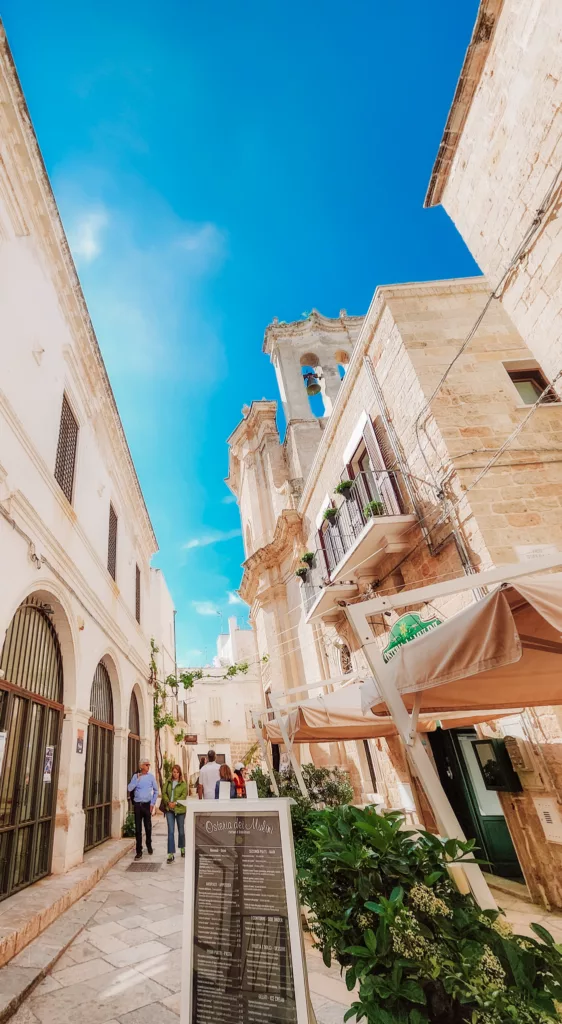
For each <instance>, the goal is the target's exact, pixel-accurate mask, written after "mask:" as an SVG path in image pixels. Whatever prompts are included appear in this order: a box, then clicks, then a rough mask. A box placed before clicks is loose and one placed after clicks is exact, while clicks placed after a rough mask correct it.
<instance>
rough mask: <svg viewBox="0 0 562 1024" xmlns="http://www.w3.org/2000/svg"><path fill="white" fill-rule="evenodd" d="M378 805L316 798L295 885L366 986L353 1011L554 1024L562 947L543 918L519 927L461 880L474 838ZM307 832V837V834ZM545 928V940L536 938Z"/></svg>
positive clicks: (561, 988) (318, 926)
mask: <svg viewBox="0 0 562 1024" xmlns="http://www.w3.org/2000/svg"><path fill="white" fill-rule="evenodd" d="M403 824H404V818H403V816H402V815H401V814H399V813H389V814H383V815H379V814H377V812H376V810H375V809H374V808H366V809H365V810H359V809H357V808H355V807H337V808H333V809H330V810H324V811H313V810H311V809H308V820H307V821H301V822H300V825H299V827H300V828H301V830H302V835H301V837H300V839H299V840H298V843H299V846H300V854H301V855H299V862H300V871H299V887H300V891H301V898H302V901H303V902H304V903H305V904H306V905H307V906H308V907H309V909H310V910H311V911H312V916H311V918H309V924H310V925H311V930H312V933H313V936H314V940H315V944H316V945H317V946H318V947H319V948H320V949H321V950H322V955H323V958H324V962H325V963H326V965H328V966H329V965H330V963H331V960H332V957H333V958H334V959H335V960H336V961H337V962H338V963H339V964H340V966H341V970H342V973H344V974H345V980H346V983H347V987H348V989H349V990H350V991H351V990H353V989H354V988H355V985H356V983H357V984H358V990H359V995H358V997H357V998H356V999H355V1000H354V1001H353V1003H352V1006H351V1007H350V1009H349V1010H348V1012H347V1014H346V1015H345V1018H344V1019H345V1020H349V1019H351V1018H353V1017H355V1018H356V1019H357V1020H358V1021H360V1020H366V1021H368V1022H369V1024H422V1022H425V1021H430V1022H433V1024H516V1022H517V1024H546V1022H548V1021H552V1020H559V1017H558V1013H557V1001H560V1000H562V956H561V953H562V947H560V946H558V945H556V944H555V943H554V940H553V939H552V937H551V936H550V934H549V933H548V931H547V930H546V929H545V928H542V927H541V926H540V925H538V924H537V925H533V926H532V927H533V929H534V932H535V934H536V936H537V938H532V939H530V938H526V937H523V936H519V935H514V934H513V932H512V930H511V928H510V926H509V925H508V923H507V922H506V921H505V919H504V918H503V917H502V915H501V914H500V913H498V912H495V911H485V912H482V911H481V910H480V908H479V907H478V906H477V904H476V903H475V901H474V900H473V898H472V897H471V896H464V895H462V894H461V893H459V891H458V890H457V889H456V887H455V886H454V884H453V882H452V880H451V878H450V876H449V874H448V871H447V866H446V865H447V861H455V862H459V861H461V862H462V861H463V860H465V861H466V860H473V855H472V849H473V846H474V841H470V842H462V843H461V842H459V841H457V840H456V839H450V840H447V841H442V840H440V839H438V838H437V837H436V836H433V835H431V833H429V832H419V833H414V832H410V831H407V830H404V828H403ZM303 844H306V845H303ZM539 940H541V941H539Z"/></svg>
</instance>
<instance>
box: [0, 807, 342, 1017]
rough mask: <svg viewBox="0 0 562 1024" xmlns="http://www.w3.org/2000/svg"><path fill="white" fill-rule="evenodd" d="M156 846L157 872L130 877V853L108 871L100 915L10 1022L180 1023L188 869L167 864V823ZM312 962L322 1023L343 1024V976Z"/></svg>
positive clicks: (311, 956)
mask: <svg viewBox="0 0 562 1024" xmlns="http://www.w3.org/2000/svg"><path fill="white" fill-rule="evenodd" d="M154 840H155V841H154V856H153V857H149V856H148V855H147V853H146V852H145V854H144V856H143V860H142V861H141V864H142V865H143V866H144V865H149V864H150V865H151V866H154V867H155V868H157V870H155V871H149V872H148V871H147V872H146V873H145V872H142V873H141V872H139V873H137V872H133V871H129V867H130V866H131V863H132V862H133V861H132V853H131V854H128V855H126V856H125V857H124V858H123V859H122V860H121V861H120V862H119V863H118V864H117V865H116V866H115V867H114V868H112V869H111V870H110V871H109V873H108V874H107V875H106V876H105V878H103V879H102V881H101V882H99V883H98V885H96V887H95V888H94V889H93V890H92V892H91V893H90V894H89V895H88V896H87V897H85V899H86V900H88V901H95V902H96V903H98V904H99V910H98V911H97V912H96V914H95V916H94V917H93V918H92V919H91V921H90V923H89V925H88V927H87V928H85V929H84V931H82V932H81V933H80V935H79V936H78V938H77V939H76V940H75V941H74V942H73V943H72V944H71V945H70V946H69V948H68V949H67V950H66V952H65V953H64V954H63V956H62V957H61V958H60V959H59V960H58V961H57V963H56V965H55V967H54V968H53V970H52V971H51V972H50V973H49V974H48V975H47V977H46V978H44V980H43V981H41V982H40V983H39V985H38V986H37V987H36V988H35V989H34V990H33V992H32V993H31V995H30V996H29V997H28V998H27V999H26V1000H25V1001H24V1002H23V1003H22V1005H21V1006H20V1008H19V1010H18V1011H17V1012H16V1014H15V1015H14V1016H13V1017H12V1018H11V1022H12V1024H38V1022H39V1024H76V1021H81V1020H84V1021H85V1022H87V1024H116V1022H117V1021H119V1024H178V1019H179V1012H180V989H181V943H182V921H183V918H182V914H183V867H184V863H183V861H182V860H181V858H180V857H179V855H177V856H176V860H175V861H174V863H173V864H171V865H168V864H166V863H165V861H166V838H165V835H164V826H163V823H162V822H158V824H157V825H156V831H155V836H154ZM23 955H25V951H24V954H23ZM308 960H309V972H310V974H309V979H310V988H311V995H312V1001H313V1004H314V1007H315V1010H316V1014H317V1020H318V1024H341V1022H342V1021H343V1015H344V1013H345V1010H346V1009H347V1007H348V1006H349V995H348V993H347V991H346V988H345V985H344V984H343V982H342V981H341V980H340V978H339V973H338V972H337V970H335V971H334V970H331V971H328V970H327V968H326V967H325V966H324V964H323V962H322V958H321V957H320V956H319V954H318V953H316V951H315V950H312V949H310V950H309V953H308ZM20 962H21V961H20Z"/></svg>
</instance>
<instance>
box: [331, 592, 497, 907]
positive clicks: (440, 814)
mask: <svg viewBox="0 0 562 1024" xmlns="http://www.w3.org/2000/svg"><path fill="white" fill-rule="evenodd" d="M355 607H357V606H355ZM359 607H360V606H359ZM346 610H347V611H348V612H349V615H348V617H349V619H350V621H351V623H352V625H353V628H354V630H355V632H356V634H357V637H358V639H359V640H360V636H359V632H358V630H357V627H356V624H355V622H354V620H353V618H352V608H349V609H346ZM362 649H363V653H364V655H365V657H366V658H367V661H368V663H369V666H370V668H371V671H372V673H373V677H374V679H375V682H376V684H377V687H378V689H379V692H380V694H381V696H382V698H383V700H384V701H385V703H386V706H387V708H388V710H389V712H390V714H391V716H392V718H393V720H394V723H395V725H396V727H397V729H398V732H399V734H400V736H401V738H402V740H403V742H404V744H405V745H406V749H407V751H408V753H409V755H410V758H411V760H412V763H413V765H414V767H415V769H416V772H417V775H418V777H419V779H420V780H421V783H422V786H423V788H424V790H425V793H426V796H427V798H428V800H429V802H430V804H431V808H432V810H433V813H434V815H435V820H436V822H437V827H438V828H439V831H440V832H441V834H442V835H444V836H447V838H449V839H463V840H464V839H466V836H465V835H464V833H463V831H462V829H461V827H460V825H459V822H458V820H457V817H456V814H455V812H454V811H453V808H452V807H451V804H450V803H449V801H448V799H447V795H446V793H445V790H444V789H443V787H442V785H441V780H440V779H439V776H438V774H437V772H436V771H435V768H434V767H433V763H432V761H431V758H430V757H429V755H428V753H427V751H426V750H425V748H424V746H423V743H422V741H421V738H420V735H419V733H418V732H417V731H415V725H414V726H413V723H412V720H411V718H410V715H409V714H408V711H407V709H406V706H405V704H404V702H403V700H402V698H401V696H400V694H399V693H398V690H397V689H396V688H395V686H394V685H393V684H392V683H390V682H389V681H388V679H387V678H386V673H385V672H384V662H383V659H382V655H381V653H380V650H379V647H378V644H377V643H376V641H375V640H373V641H368V642H367V643H365V644H363V648H362ZM457 867H461V865H457ZM462 870H463V871H464V873H465V875H466V880H467V882H468V884H469V886H470V889H471V891H472V894H473V896H474V899H475V900H476V902H477V903H478V904H479V906H481V907H482V909H483V910H487V909H490V908H491V909H492V910H497V903H496V901H495V899H494V897H493V896H492V893H491V892H490V889H489V887H488V883H487V882H486V879H485V878H484V875H483V874H482V871H481V869H480V866H479V865H478V864H463V865H462Z"/></svg>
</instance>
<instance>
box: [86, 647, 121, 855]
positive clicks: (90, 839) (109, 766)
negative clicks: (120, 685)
mask: <svg viewBox="0 0 562 1024" xmlns="http://www.w3.org/2000/svg"><path fill="white" fill-rule="evenodd" d="M90 714H91V718H90V722H89V725H88V745H87V748H86V771H85V774H84V811H85V815H86V827H85V832H84V850H91V848H92V847H93V846H97V845H98V844H99V843H103V842H105V840H106V839H109V837H110V836H111V800H112V790H113V737H114V728H113V695H112V692H111V680H110V678H109V672H108V671H107V668H106V667H105V665H104V663H103V661H100V662H99V664H98V666H97V668H96V671H95V672H94V678H93V681H92V689H91V691H90Z"/></svg>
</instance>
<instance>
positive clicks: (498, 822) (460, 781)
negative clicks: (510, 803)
mask: <svg viewBox="0 0 562 1024" xmlns="http://www.w3.org/2000/svg"><path fill="white" fill-rule="evenodd" d="M428 736H429V741H430V744H431V749H432V751H433V756H434V759H435V765H436V768H437V771H438V772H439V778H440V779H441V784H442V786H443V789H444V790H445V793H446V794H447V797H448V799H449V802H450V804H451V806H452V808H453V810H454V812H455V814H456V816H457V818H458V819H459V822H460V825H461V828H462V830H463V832H464V834H465V836H466V837H467V839H475V840H476V843H477V854H476V855H477V856H478V857H480V858H482V860H486V861H488V862H489V863H488V864H487V865H482V867H483V869H484V871H490V872H491V873H492V874H494V875H500V876H501V877H503V878H515V879H518V880H522V872H521V867H520V865H519V861H518V859H517V854H516V852H515V847H514V845H513V842H512V839H511V836H510V834H509V829H508V827H507V824H506V820H505V815H504V813H503V811H502V807H501V804H500V800H499V797H498V794H497V793H495V792H493V791H491V790H487V789H486V787H485V786H484V781H483V779H482V775H481V773H480V769H479V767H478V762H477V760H476V754H475V753H474V749H473V747H472V741H473V740H475V739H477V738H478V737H477V735H476V731H475V730H474V729H446V730H445V729H438V730H437V731H436V732H434V733H429V734H428Z"/></svg>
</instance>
